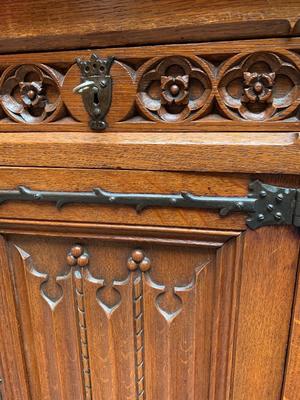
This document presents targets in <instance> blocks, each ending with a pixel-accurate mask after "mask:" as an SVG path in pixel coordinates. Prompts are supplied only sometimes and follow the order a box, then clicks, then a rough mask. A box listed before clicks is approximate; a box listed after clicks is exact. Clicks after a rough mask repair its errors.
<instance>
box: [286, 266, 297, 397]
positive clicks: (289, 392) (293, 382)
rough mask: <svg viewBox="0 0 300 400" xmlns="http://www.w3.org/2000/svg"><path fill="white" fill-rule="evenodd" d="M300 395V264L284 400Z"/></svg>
mask: <svg viewBox="0 0 300 400" xmlns="http://www.w3.org/2000/svg"><path fill="white" fill-rule="evenodd" d="M299 393H300V262H299V261H298V277H297V284H296V290H295V302H294V311H293V316H292V322H291V332H290V343H289V349H288V355H287V364H286V371H285V380H284V385H283V393H282V400H297V399H298V398H299Z"/></svg>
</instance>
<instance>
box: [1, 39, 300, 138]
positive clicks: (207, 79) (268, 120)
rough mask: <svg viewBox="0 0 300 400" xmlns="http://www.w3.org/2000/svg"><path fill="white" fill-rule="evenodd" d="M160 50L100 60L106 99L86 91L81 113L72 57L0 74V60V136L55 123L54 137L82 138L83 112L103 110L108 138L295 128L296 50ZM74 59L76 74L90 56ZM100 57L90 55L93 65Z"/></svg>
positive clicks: (299, 63)
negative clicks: (68, 133) (66, 133)
mask: <svg viewBox="0 0 300 400" xmlns="http://www.w3.org/2000/svg"><path fill="white" fill-rule="evenodd" d="M275 48H276V50H275ZM162 49H163V50H164V49H165V48H162ZM166 49H167V50H168V51H162V55H159V56H157V54H159V53H158V52H154V51H153V50H149V51H150V53H149V54H148V50H147V48H145V49H144V50H143V51H141V50H140V49H137V55H136V57H134V56H133V50H132V51H131V52H130V55H128V57H127V56H126V54H127V53H126V51H124V50H123V52H121V53H120V55H119V56H118V50H117V49H115V51H114V54H111V55H107V52H105V59H111V58H110V56H111V57H113V56H115V61H114V63H113V64H112V65H111V70H110V75H109V79H111V80H110V82H111V84H112V96H110V94H108V92H107V93H106V92H105V91H102V92H101V96H102V97H101V96H100V97H101V98H100V97H99V96H98V94H99V93H100V92H99V93H98V94H97V93H96V91H95V93H96V94H95V96H93V95H91V96H90V95H89V96H88V97H87V93H88V91H85V92H84V95H85V100H86V101H85V105H84V103H83V101H82V99H81V97H80V96H77V95H76V94H75V93H73V89H74V88H75V87H79V88H80V90H82V89H83V87H82V84H84V85H85V84H86V82H85V83H82V84H81V85H80V82H82V79H83V77H82V70H80V68H79V67H78V65H77V64H76V61H75V58H76V57H74V60H73V61H70V58H67V60H68V61H64V59H63V57H64V54H63V53H62V60H61V61H58V60H57V56H56V58H55V61H50V60H51V55H49V63H48V64H47V63H45V60H47V57H46V58H45V57H43V58H42V60H43V64H42V63H26V64H18V65H16V64H13V65H10V66H7V62H5V63H4V64H3V65H2V64H1V56H0V129H1V130H5V129H11V126H8V124H9V123H11V122H17V123H20V122H21V123H26V124H32V125H33V129H35V130H39V129H41V128H40V127H39V124H48V123H53V122H55V123H59V122H61V123H62V124H61V125H60V128H59V129H60V130H70V129H72V130H74V131H76V130H87V129H90V128H89V127H88V122H89V118H90V115H89V114H88V111H87V110H86V106H87V104H88V105H89V107H88V110H96V111H95V112H98V113H99V112H100V111H101V112H102V111H104V109H105V107H106V108H107V106H108V105H109V111H108V113H107V116H106V119H107V123H108V128H107V129H111V130H115V129H118V130H120V129H122V130H124V131H126V130H133V129H138V127H141V128H142V129H143V130H155V129H157V127H158V126H157V125H156V124H160V125H159V128H161V126H162V125H161V124H163V126H164V127H165V129H167V130H176V129H182V128H186V129H188V130H193V128H195V130H196V129H199V128H201V124H202V125H203V127H204V126H205V130H224V129H231V127H234V128H235V130H236V129H237V128H236V126H237V125H236V124H237V123H238V124H239V125H238V126H239V127H240V129H243V127H244V126H245V127H247V129H250V130H251V129H252V130H257V129H258V128H257V124H256V125H255V124H254V123H255V122H256V123H257V122H259V123H264V124H268V125H266V129H268V130H270V129H271V130H273V129H277V128H276V127H277V126H279V125H280V127H278V129H284V125H286V126H287V128H286V129H287V130H288V127H290V128H289V129H291V128H292V127H293V126H295V127H296V125H295V123H300V119H299V115H300V113H299V106H300V91H299V90H300V89H299V86H300V58H299V54H298V53H297V49H296V48H295V49H294V50H287V49H285V48H283V47H280V46H277V47H273V48H272V50H271V51H270V50H269V51H268V50H267V49H266V50H264V51H262V50H261V47H260V46H258V45H255V46H252V47H251V49H249V48H247V47H246V46H244V48H243V50H239V51H238V50H237V51H235V49H234V46H233V47H232V48H231V51H229V50H227V52H226V53H222V52H220V49H219V48H218V47H216V48H214V45H213V44H212V46H211V51H209V50H207V49H206V50H205V51H204V52H201V47H200V46H199V51H197V46H195V47H194V50H193V51H188V53H187V52H186V51H185V49H184V48H183V49H182V54H180V51H179V53H178V49H177V50H175V48H174V53H173V52H172V47H170V48H168V47H166ZM249 50H251V51H249ZM78 56H80V59H81V60H82V61H81V63H82V66H83V68H84V66H85V65H87V64H86V63H87V62H90V63H92V60H91V61H89V60H90V54H86V53H84V54H83V55H82V54H81V52H78ZM100 56H101V52H96V55H95V56H94V60H98V58H97V57H100ZM99 59H100V58H99ZM101 59H102V58H101ZM35 60H37V57H35ZM95 62H96V61H95ZM80 65H81V64H80ZM91 65H92V64H91ZM89 73H90V71H89V72H88V73H87V76H89ZM103 74H104V72H103ZM103 76H104V75H103ZM104 78H105V79H108V78H107V75H105V76H104ZM104 78H103V79H104ZM100 81H101V79H100ZM87 84H88V85H91V81H88V82H87ZM99 84H100V85H101V82H100V83H99ZM78 85H79V86H78ZM103 85H104V83H103ZM86 88H87V87H86V86H84V90H85V89H86ZM92 92H93V91H89V93H92ZM92 94H93V93H92ZM103 96H104V98H103ZM93 115H94V114H93ZM99 115H100V114H99ZM149 122H151V123H149ZM282 122H284V124H282ZM179 123H180V128H179ZM196 124H197V125H196ZM17 126H18V125H17ZM104 127H105V124H104V125H103V128H104ZM14 129H16V130H17V129H18V128H17V127H15V128H14ZM20 129H21V127H20ZM23 129H24V128H23Z"/></svg>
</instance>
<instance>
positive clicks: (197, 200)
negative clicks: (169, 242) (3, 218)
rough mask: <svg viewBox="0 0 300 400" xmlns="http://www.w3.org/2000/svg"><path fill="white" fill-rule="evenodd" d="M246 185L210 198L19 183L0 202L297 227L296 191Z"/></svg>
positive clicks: (299, 203)
mask: <svg viewBox="0 0 300 400" xmlns="http://www.w3.org/2000/svg"><path fill="white" fill-rule="evenodd" d="M249 188H250V192H249V194H248V196H247V197H218V196H215V197H210V196H197V195H194V194H191V193H187V192H181V193H177V194H151V193H115V192H108V191H105V190H103V189H100V188H95V189H93V190H92V191H91V192H54V191H43V190H31V189H29V188H27V187H25V186H19V187H18V188H17V189H15V190H0V203H3V202H6V201H10V200H18V201H33V202H53V203H56V206H57V208H61V207H62V206H64V205H65V204H70V203H82V204H112V205H113V204H116V205H128V206H134V207H135V208H136V211H137V212H141V211H142V210H144V209H145V208H148V207H154V206H160V207H181V208H201V209H217V210H220V214H221V215H222V216H225V215H227V214H229V213H230V212H246V213H247V214H248V218H247V220H246V223H247V225H248V226H249V227H250V228H252V229H256V228H259V227H261V226H265V225H281V224H289V225H292V224H293V225H295V226H300V190H297V189H290V188H281V187H277V186H272V185H267V184H263V183H261V182H260V181H258V180H257V181H254V182H252V183H251V184H250V185H249Z"/></svg>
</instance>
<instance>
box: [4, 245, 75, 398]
mask: <svg viewBox="0 0 300 400" xmlns="http://www.w3.org/2000/svg"><path fill="white" fill-rule="evenodd" d="M62 247H66V245H65V243H64V241H61V242H60V243H58V242H57V241H55V240H52V241H48V240H46V239H45V238H35V237H32V238H29V237H25V238H13V239H12V240H10V241H9V256H10V260H11V268H12V270H13V274H14V279H15V286H16V298H17V304H18V310H19V316H20V324H21V330H22V334H23V341H24V350H25V351H24V355H25V357H26V363H27V368H28V379H29V382H30V388H31V393H32V397H33V399H42V400H44V399H45V400H46V399H51V400H52V399H53V400H59V399H66V400H67V399H68V400H71V399H73V400H74V396H76V399H78V400H80V399H83V392H82V383H81V366H80V354H79V348H78V341H79V336H78V332H77V329H76V326H77V317H78V316H77V315H76V303H75V301H74V300H75V299H74V295H73V287H74V283H73V277H72V273H66V274H64V272H65V271H64V270H63V267H64V265H65V260H63V262H61V261H62V260H61V257H60V253H61V254H62V255H64V253H63V252H60V249H61V248H62Z"/></svg>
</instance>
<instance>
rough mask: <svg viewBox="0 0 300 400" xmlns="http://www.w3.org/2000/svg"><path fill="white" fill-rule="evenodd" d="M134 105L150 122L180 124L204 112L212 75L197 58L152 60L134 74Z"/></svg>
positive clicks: (210, 90) (208, 102)
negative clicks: (135, 92)
mask: <svg viewBox="0 0 300 400" xmlns="http://www.w3.org/2000/svg"><path fill="white" fill-rule="evenodd" d="M137 79H138V90H137V98H136V101H137V106H138V108H139V109H140V111H141V112H142V113H143V115H144V116H145V117H147V118H148V119H150V120H154V121H156V120H162V121H165V122H180V121H183V120H186V119H195V118H197V117H199V116H201V115H204V113H205V112H206V111H207V110H208V108H209V107H210V104H211V100H212V97H213V93H212V83H211V80H212V72H211V71H210V69H209V68H208V66H207V64H206V63H205V62H204V61H202V60H201V59H199V58H198V57H191V59H187V58H184V57H180V56H172V57H167V58H164V59H161V58H159V59H157V58H156V59H154V60H153V59H152V60H150V61H149V62H147V63H145V64H144V65H143V66H142V67H141V68H140V70H138V72H137Z"/></svg>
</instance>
